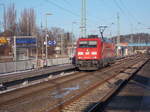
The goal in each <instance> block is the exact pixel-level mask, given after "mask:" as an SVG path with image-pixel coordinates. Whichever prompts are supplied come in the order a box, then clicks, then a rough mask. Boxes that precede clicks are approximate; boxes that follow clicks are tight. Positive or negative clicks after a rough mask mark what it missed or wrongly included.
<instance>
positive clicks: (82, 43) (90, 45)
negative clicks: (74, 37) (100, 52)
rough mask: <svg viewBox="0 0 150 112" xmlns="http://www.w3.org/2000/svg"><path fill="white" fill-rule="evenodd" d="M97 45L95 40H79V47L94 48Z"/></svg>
mask: <svg viewBox="0 0 150 112" xmlns="http://www.w3.org/2000/svg"><path fill="white" fill-rule="evenodd" d="M95 47H97V41H80V42H79V48H95Z"/></svg>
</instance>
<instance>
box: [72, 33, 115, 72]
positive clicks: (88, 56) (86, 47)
mask: <svg viewBox="0 0 150 112" xmlns="http://www.w3.org/2000/svg"><path fill="white" fill-rule="evenodd" d="M114 60H115V45H114V44H113V43H112V42H111V41H108V40H105V39H102V38H98V36H95V35H92V36H89V37H88V38H80V39H79V40H78V42H77V48H76V54H75V65H76V67H77V68H78V69H80V70H97V69H99V68H101V67H103V66H106V65H108V64H110V63H113V62H114Z"/></svg>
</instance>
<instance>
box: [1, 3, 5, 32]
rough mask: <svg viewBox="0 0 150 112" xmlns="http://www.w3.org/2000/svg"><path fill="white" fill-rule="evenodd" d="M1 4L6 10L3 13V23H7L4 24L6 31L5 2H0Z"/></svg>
mask: <svg viewBox="0 0 150 112" xmlns="http://www.w3.org/2000/svg"><path fill="white" fill-rule="evenodd" d="M0 5H1V6H3V10H4V14H3V19H4V21H3V24H4V25H5V26H4V31H5V30H6V18H5V16H6V15H5V4H0Z"/></svg>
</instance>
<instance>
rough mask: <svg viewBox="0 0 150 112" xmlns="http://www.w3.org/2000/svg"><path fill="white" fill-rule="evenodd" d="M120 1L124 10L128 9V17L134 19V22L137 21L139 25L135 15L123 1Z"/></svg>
mask: <svg viewBox="0 0 150 112" xmlns="http://www.w3.org/2000/svg"><path fill="white" fill-rule="evenodd" d="M119 1H120V3H121V4H122V6H124V8H125V9H126V12H127V13H128V15H129V16H130V17H132V19H133V20H134V21H137V23H138V22H139V21H138V19H137V18H136V17H135V16H134V15H133V13H131V12H130V11H129V10H128V8H127V7H126V5H125V4H124V2H123V1H122V0H119Z"/></svg>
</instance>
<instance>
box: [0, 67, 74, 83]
mask: <svg viewBox="0 0 150 112" xmlns="http://www.w3.org/2000/svg"><path fill="white" fill-rule="evenodd" d="M74 68H75V66H73V65H72V64H62V65H55V66H50V67H45V68H40V69H32V70H26V71H18V72H12V73H6V74H0V84H3V83H7V82H11V81H15V80H21V79H25V78H30V77H36V76H40V75H44V74H52V73H56V72H60V71H66V70H71V69H74Z"/></svg>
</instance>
